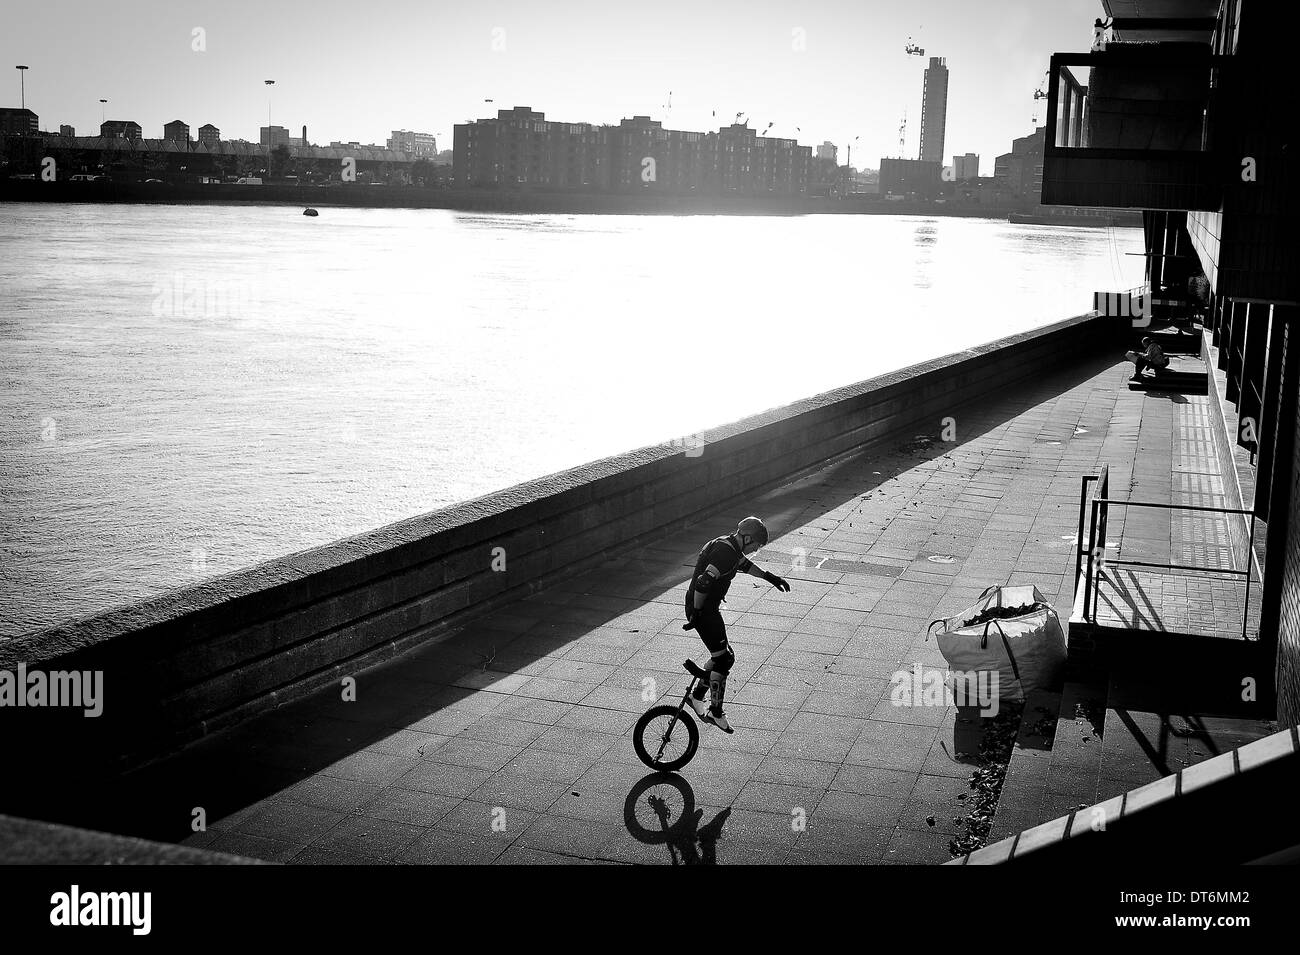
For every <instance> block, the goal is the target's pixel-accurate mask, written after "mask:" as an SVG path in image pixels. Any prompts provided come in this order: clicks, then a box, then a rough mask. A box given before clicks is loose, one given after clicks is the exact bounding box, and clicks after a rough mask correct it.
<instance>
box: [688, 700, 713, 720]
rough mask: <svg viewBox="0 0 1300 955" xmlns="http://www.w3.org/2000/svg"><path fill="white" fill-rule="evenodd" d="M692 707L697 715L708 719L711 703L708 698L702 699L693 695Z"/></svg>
mask: <svg viewBox="0 0 1300 955" xmlns="http://www.w3.org/2000/svg"><path fill="white" fill-rule="evenodd" d="M691 709H693V710H694V711H695V715H696V716H698V717H699V718H700V719H702V720H707V719H708V717H709V704H708V701H707V700H701V699H700V698H699V697H696V696H691Z"/></svg>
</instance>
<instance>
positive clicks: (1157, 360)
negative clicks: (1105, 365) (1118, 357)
mask: <svg viewBox="0 0 1300 955" xmlns="http://www.w3.org/2000/svg"><path fill="white" fill-rule="evenodd" d="M1142 349H1143V350H1142V351H1140V352H1135V351H1131V352H1126V353H1125V354H1124V357H1125V358H1127V359H1128V360H1129V361H1131V362H1132V363H1133V364H1134V366H1135V367H1134V370H1133V377H1132V379H1130V380H1131V381H1141V380H1142V377H1143V375H1142V372H1144V371H1146V369H1148V368H1150V369H1151V370H1152V371H1153V372H1158V371H1161V370H1162V369H1164V368H1168V367H1169V359H1168V357H1167V356H1166V355H1165V353H1164V350H1163V349H1162V348H1161V347H1160V346H1159V345H1157V344H1156V343H1155V340H1154V339H1152V338H1144V339H1142ZM1151 377H1153V378H1154V377H1155V375H1152V376H1151Z"/></svg>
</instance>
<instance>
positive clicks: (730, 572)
mask: <svg viewBox="0 0 1300 955" xmlns="http://www.w3.org/2000/svg"><path fill="white" fill-rule="evenodd" d="M710 566H712V567H713V568H714V569H715V570H716V571H717V572H718V576H717V577H713V576H712V575H711V574H706V573H705V569H706V568H708V567H710ZM752 566H754V565H753V564H751V563H750V562H749V558H748V557H746V556H745V555H744V553H743V552H742V551H741V549H740V541H739V540H737V539H736V536H735V535H734V534H728V535H727V536H726V537H715V538H714V539H713V540H711V541H709V542H708V543H707V544H705V545H704V547H703V549H702V550H701V551H700V556H699V558H698V559H696V561H695V572H694V573H693V574H692V575H691V585H690V587H688V588H687V590H686V615H687V616H688V617H689V616H691V615H692V614H695V613H708V612H709V611H711V610H717V609H718V606H719V605H720V604H721V603H722V600H723V598H724V597H726V596H727V591H728V590H729V589H731V582H732V580H734V579H735V577H736V574H737V573H748V571H749V569H750V568H751V567H752ZM697 590H702V591H703V592H704V605H703V606H702V607H700V609H699V610H698V611H697V610H696V609H695V592H696V591H697Z"/></svg>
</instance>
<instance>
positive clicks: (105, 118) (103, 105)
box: [99, 99, 108, 136]
mask: <svg viewBox="0 0 1300 955" xmlns="http://www.w3.org/2000/svg"><path fill="white" fill-rule="evenodd" d="M107 103H108V100H106V99H102V100H100V101H99V135H101V136H103V135H104V123H105V122H107V121H108V116H107V114H106V112H105V110H106V104H107Z"/></svg>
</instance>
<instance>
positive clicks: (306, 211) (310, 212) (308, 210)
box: [302, 207, 320, 216]
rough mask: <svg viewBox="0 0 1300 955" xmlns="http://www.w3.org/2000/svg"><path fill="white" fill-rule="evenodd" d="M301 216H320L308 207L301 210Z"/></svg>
mask: <svg viewBox="0 0 1300 955" xmlns="http://www.w3.org/2000/svg"><path fill="white" fill-rule="evenodd" d="M302 214H303V215H305V216H318V215H320V213H319V212H317V211H316V210H315V209H312V208H310V207H309V208H306V209H303V210H302Z"/></svg>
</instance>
